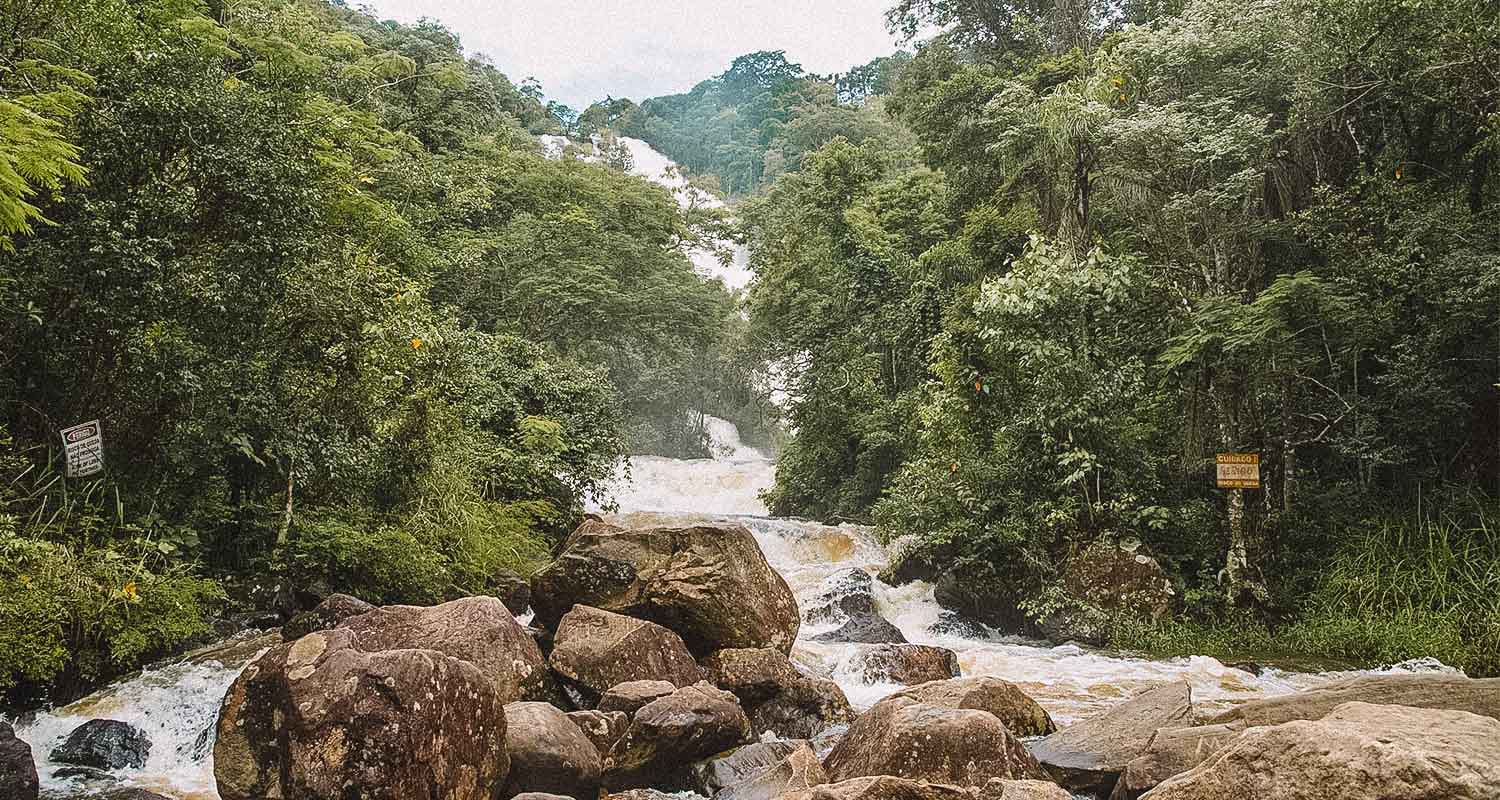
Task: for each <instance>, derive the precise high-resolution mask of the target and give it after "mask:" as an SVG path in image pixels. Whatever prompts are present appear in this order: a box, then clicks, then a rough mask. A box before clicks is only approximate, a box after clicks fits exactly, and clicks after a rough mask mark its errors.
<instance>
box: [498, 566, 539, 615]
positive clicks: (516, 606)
mask: <svg viewBox="0 0 1500 800" xmlns="http://www.w3.org/2000/svg"><path fill="white" fill-rule="evenodd" d="M490 587H491V589H490V591H491V592H492V593H493V594H494V595H495V596H496V597H498V598H500V602H502V603H504V604H505V607H506V608H507V609H510V613H512V614H514V615H517V616H519V615H521V614H525V613H526V610H527V609H529V608H531V581H529V580H527V579H526V578H524V577H522V576H521V575H520V574H519V573H516V572H512V571H511V570H508V569H502V570H499V571H498V572H496V573H495V575H494V577H492V578H490Z"/></svg>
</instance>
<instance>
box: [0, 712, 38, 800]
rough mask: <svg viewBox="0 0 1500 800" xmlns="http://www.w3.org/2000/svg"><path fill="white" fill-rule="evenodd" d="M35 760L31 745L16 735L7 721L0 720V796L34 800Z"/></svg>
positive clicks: (35, 781) (35, 792)
mask: <svg viewBox="0 0 1500 800" xmlns="http://www.w3.org/2000/svg"><path fill="white" fill-rule="evenodd" d="M36 796H37V774H36V762H35V761H33V760H32V757H31V745H29V744H27V743H25V742H23V741H21V740H20V739H19V738H17V737H16V732H15V729H13V728H11V726H10V724H9V723H6V722H0V797H7V798H11V797H13V798H15V800H36Z"/></svg>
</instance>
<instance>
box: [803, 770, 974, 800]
mask: <svg viewBox="0 0 1500 800" xmlns="http://www.w3.org/2000/svg"><path fill="white" fill-rule="evenodd" d="M782 800H974V790H973V789H964V788H962V787H958V786H950V785H947V784H941V783H928V782H926V781H914V780H909V779H907V778H896V777H892V776H890V775H877V776H872V777H867V778H851V779H850V780H847V781H839V782H838V783H827V784H823V785H820V786H814V787H812V788H811V789H804V790H802V791H800V792H792V793H790V794H787V795H783V796H782Z"/></svg>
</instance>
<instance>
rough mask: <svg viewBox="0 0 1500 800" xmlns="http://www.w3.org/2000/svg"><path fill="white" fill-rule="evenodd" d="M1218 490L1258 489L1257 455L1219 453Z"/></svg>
mask: <svg viewBox="0 0 1500 800" xmlns="http://www.w3.org/2000/svg"><path fill="white" fill-rule="evenodd" d="M1218 468H1219V469H1218V479H1219V488H1220V489H1259V488H1260V454H1259V453H1220V454H1219V456H1218Z"/></svg>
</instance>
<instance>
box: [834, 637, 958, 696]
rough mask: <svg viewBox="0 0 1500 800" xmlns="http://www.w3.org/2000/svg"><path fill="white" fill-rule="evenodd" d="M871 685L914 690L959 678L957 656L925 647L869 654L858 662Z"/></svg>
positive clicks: (888, 648)
mask: <svg viewBox="0 0 1500 800" xmlns="http://www.w3.org/2000/svg"><path fill="white" fill-rule="evenodd" d="M856 663H857V666H858V668H859V670H860V672H861V673H862V674H863V675H864V677H865V679H866V680H867V681H869V682H870V683H901V684H905V685H907V686H912V685H915V684H918V683H926V682H928V681H941V680H947V679H948V678H957V677H958V673H959V670H958V654H957V653H955V652H953V651H952V650H949V649H948V648H946V647H933V646H932V645H926V644H887V645H881V646H879V647H876V648H875V649H873V650H869V651H866V652H865V653H863V654H861V655H860V656H859V659H858V661H857V662H856Z"/></svg>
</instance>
